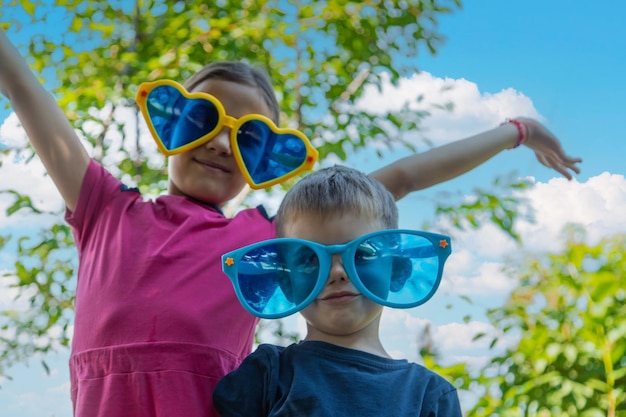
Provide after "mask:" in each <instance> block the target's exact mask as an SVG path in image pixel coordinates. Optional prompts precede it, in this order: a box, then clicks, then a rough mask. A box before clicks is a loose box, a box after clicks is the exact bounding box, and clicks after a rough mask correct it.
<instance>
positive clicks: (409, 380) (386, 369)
mask: <svg viewBox="0 0 626 417" xmlns="http://www.w3.org/2000/svg"><path fill="white" fill-rule="evenodd" d="M213 402H214V405H215V408H216V409H217V411H218V412H219V413H220V415H221V416H222V417H231V416H246V417H252V416H254V417H260V416H266V417H270V416H271V417H275V416H307V417H313V416H346V417H354V416H376V417H384V416H389V417H403V416H411V417H415V416H423V417H426V416H428V417H430V416H446V417H457V416H458V417H461V416H462V413H461V407H460V405H459V398H458V394H457V391H456V389H455V388H454V386H453V385H452V384H450V383H449V382H448V381H446V380H445V379H444V378H442V377H441V376H439V375H437V374H436V373H434V372H432V371H430V370H428V369H426V368H424V367H423V366H421V365H418V364H415V363H410V362H408V361H406V360H395V359H389V358H383V357H380V356H377V355H372V354H370V353H365V352H361V351H358V350H354V349H348V348H344V347H341V346H336V345H333V344H330V343H326V342H317V341H310V342H300V343H298V344H293V345H291V346H288V347H281V346H274V345H267V344H264V345H261V346H259V347H258V349H257V350H256V351H255V352H253V353H252V354H251V355H250V356H248V357H247V358H246V359H245V360H244V361H243V363H242V364H241V366H240V367H239V368H238V369H237V370H235V371H233V372H231V373H230V374H228V375H227V376H225V377H224V378H223V379H222V380H221V381H220V382H219V383H218V384H217V387H216V388H215V391H214V392H213Z"/></svg>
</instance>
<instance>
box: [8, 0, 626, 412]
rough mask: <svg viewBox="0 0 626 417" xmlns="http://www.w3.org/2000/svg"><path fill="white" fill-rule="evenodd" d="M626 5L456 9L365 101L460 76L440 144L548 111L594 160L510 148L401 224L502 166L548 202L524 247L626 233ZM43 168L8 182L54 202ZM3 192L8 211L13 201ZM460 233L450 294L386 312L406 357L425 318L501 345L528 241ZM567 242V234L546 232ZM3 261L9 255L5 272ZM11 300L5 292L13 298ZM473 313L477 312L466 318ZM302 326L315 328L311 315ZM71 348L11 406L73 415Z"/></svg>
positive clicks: (365, 166)
mask: <svg viewBox="0 0 626 417" xmlns="http://www.w3.org/2000/svg"><path fill="white" fill-rule="evenodd" d="M625 14H626V3H623V2H616V1H598V2H594V3H591V2H582V1H573V2H572V1H565V0H553V1H540V0H527V1H521V0H519V1H483V2H475V1H474V2H466V4H465V5H464V7H463V9H462V10H461V11H459V12H457V13H455V14H454V15H452V16H449V17H445V18H443V19H442V21H441V26H440V27H441V31H442V32H443V33H444V34H446V36H447V37H448V39H447V42H446V43H445V45H444V46H442V47H441V48H440V51H439V53H438V55H437V56H435V57H431V56H428V55H426V54H424V55H422V56H421V57H420V58H419V60H420V61H419V62H420V67H421V68H422V69H423V73H422V74H421V75H419V76H415V77H411V78H410V79H407V80H405V81H404V82H403V84H402V86H403V87H402V89H400V90H394V89H392V88H388V89H386V90H385V91H384V94H383V95H380V96H377V95H376V94H375V93H374V92H371V93H368V95H366V97H365V98H364V100H363V103H362V104H363V106H364V107H366V108H367V107H368V106H373V105H372V103H376V105H377V106H381V103H384V105H389V106H393V105H395V104H397V102H398V101H399V100H400V99H401V97H403V94H406V92H407V91H408V92H415V93H418V92H422V91H426V92H429V93H430V95H428V96H427V98H428V97H432V98H433V99H434V100H435V101H437V99H438V98H439V97H437V96H436V94H437V91H438V90H437V88H435V87H437V86H442V85H448V86H451V87H453V88H452V89H451V90H450V92H449V93H447V94H448V95H447V96H446V97H445V98H446V99H450V100H452V101H454V102H455V104H456V109H455V111H454V112H452V114H443V113H434V114H433V117H432V118H431V119H429V120H426V121H425V125H426V127H428V130H427V131H426V136H428V137H429V139H431V140H432V141H433V143H434V144H435V145H439V144H443V143H447V142H450V141H453V140H456V139H460V138H462V137H465V136H469V135H471V134H474V133H477V132H480V131H482V130H485V129H488V128H490V127H493V126H495V125H497V124H498V123H499V122H500V121H502V120H503V119H504V117H509V116H516V115H529V116H535V117H540V118H542V119H543V120H544V121H545V123H546V125H547V126H548V127H549V128H550V129H551V130H552V131H553V132H554V133H555V134H557V136H558V137H559V138H560V139H561V141H562V143H563V145H564V148H565V149H566V151H567V152H568V153H569V154H570V155H572V156H580V157H582V158H583V159H584V162H583V164H582V165H581V169H582V172H581V174H580V175H578V176H577V177H576V179H575V180H574V181H572V182H567V181H565V180H562V179H560V178H559V175H558V173H556V172H553V171H550V170H548V169H547V168H545V167H542V166H541V165H539V163H538V162H536V160H535V159H534V156H533V155H532V153H531V152H530V151H529V150H528V149H524V148H520V149H516V150H514V151H505V152H503V153H501V154H500V155H498V156H496V157H495V158H493V159H492V160H491V161H489V162H487V163H485V164H484V165H483V166H481V167H479V168H478V169H476V170H474V171H472V172H470V173H468V174H466V175H464V176H462V177H460V178H458V179H455V180H452V181H449V182H448V183H445V184H441V185H438V186H436V187H433V188H431V189H428V190H424V191H421V192H419V193H414V194H412V195H410V196H408V197H407V198H405V199H404V200H403V201H402V202H401V203H400V216H401V226H402V227H409V228H419V227H420V226H421V224H422V222H423V221H425V220H430V221H434V222H435V225H436V226H440V227H441V228H445V227H446V226H447V225H445V224H441V223H437V221H436V220H435V219H433V218H432V213H433V210H432V209H433V204H434V203H433V201H434V200H435V199H436V198H438V196H441V195H442V194H444V193H451V194H455V193H461V195H469V196H471V192H472V189H473V188H474V187H483V188H487V187H488V186H489V185H490V183H491V181H492V179H493V177H494V175H496V174H506V173H509V172H511V171H513V170H514V171H515V172H517V173H518V174H519V175H521V176H529V177H531V178H533V179H534V181H535V182H536V185H535V187H534V188H533V189H532V190H531V191H530V192H528V194H526V195H525V196H526V197H527V198H528V199H529V200H530V201H531V203H532V204H533V206H534V208H535V210H536V212H537V214H536V219H535V220H536V222H535V223H534V224H530V223H522V224H520V225H519V232H520V233H521V234H522V235H523V237H524V241H525V242H526V246H525V248H524V249H523V250H526V249H529V248H530V249H538V250H558V239H552V238H553V237H558V236H559V233H560V231H561V229H562V226H563V225H564V224H565V223H567V222H568V221H571V222H577V223H580V224H583V225H584V226H585V227H586V228H587V230H588V233H589V239H591V240H593V239H597V238H599V237H601V236H604V235H607V234H610V233H615V232H626V216H624V215H623V208H624V207H626V180H624V173H625V171H626V167H625V164H624V162H623V160H624V158H625V156H626V133H625V132H626V127H625V123H624V122H626V116H625V115H626V102H625V100H624V97H626V82H625V81H624V74H626V25H624V24H623V16H624V15H625ZM50 30H54V28H53V27H50ZM372 108H375V107H372ZM4 117H6V113H0V124H1V118H4ZM9 124H10V120H7V123H5V126H3V127H2V128H0V142H4V143H10V140H9V139H11V138H12V136H11V135H13V134H15V130H13V129H12V128H11V127H10V126H8V125H9ZM415 141H416V142H415V143H416V144H417V146H418V148H419V149H420V150H425V149H426V147H425V146H424V145H423V143H422V142H421V141H420V137H419V136H416V138H415ZM405 154H406V151H400V150H398V151H394V152H392V153H390V154H388V156H387V157H386V158H385V159H383V160H379V159H377V158H374V157H372V156H371V155H368V153H367V152H362V153H359V154H356V155H354V156H352V157H351V158H350V160H349V161H348V162H347V164H348V165H351V166H354V167H356V168H360V169H362V170H365V171H370V170H373V169H376V168H377V167H379V166H382V165H384V164H385V163H388V162H390V161H391V160H392V159H395V158H398V157H401V156H403V155H405ZM5 162H6V161H5ZM33 171H34V172H33ZM40 178H41V173H40V172H37V170H36V169H33V168H29V167H24V166H23V164H22V165H20V164H17V165H14V164H10V163H5V164H3V166H2V167H0V188H4V187H8V186H11V187H13V186H15V184H17V183H21V182H23V183H24V187H26V186H28V187H31V189H34V190H35V191H36V192H37V193H38V194H37V195H38V196H39V197H41V198H42V199H43V198H47V197H48V196H50V197H49V198H50V199H51V200H53V199H54V195H55V190H54V189H53V188H52V185H51V184H50V183H49V182H46V180H41V179H40ZM29 179H30V180H29ZM28 181H31V183H29V182H28ZM253 198H255V197H253ZM258 198H261V197H258ZM57 200H58V198H57ZM268 203H269V204H270V205H271V204H276V202H275V201H274V202H271V201H270V202H268ZM2 204H3V202H2V201H0V212H1V211H3V210H4V208H5V206H3V205H2ZM1 216H2V215H1V214H0V230H5V228H9V227H12V225H11V224H10V222H11V221H15V219H14V220H10V219H6V218H4V217H1ZM453 238H454V240H453V255H452V256H451V258H450V260H449V262H448V264H447V266H446V272H445V274H444V282H443V283H442V286H441V289H440V291H439V293H438V294H437V295H436V296H435V297H434V298H433V299H432V300H431V301H430V302H429V303H428V304H427V305H425V306H423V307H420V308H418V309H414V310H410V311H404V310H402V311H400V310H389V311H387V312H386V313H385V315H384V321H383V330H382V338H383V342H384V344H385V345H386V347H387V348H388V350H389V351H390V352H392V353H393V354H394V355H396V356H398V357H400V356H403V357H407V358H409V359H411V360H417V359H418V358H416V355H415V353H414V352H415V340H416V339H417V338H418V337H419V330H420V329H421V328H422V327H423V326H424V325H425V324H430V325H431V326H432V328H433V334H434V336H435V343H437V344H438V345H439V347H440V350H441V351H442V353H443V355H444V357H445V358H446V359H447V360H449V361H458V360H463V361H467V362H468V363H478V364H480V363H482V362H481V361H484V358H485V357H486V356H487V355H488V353H487V352H486V349H485V347H484V346H480V345H479V344H474V345H471V346H470V344H469V340H471V336H472V335H473V334H475V333H476V332H478V331H487V332H489V331H490V329H489V325H488V323H486V322H485V320H484V316H483V315H482V311H483V308H484V307H487V306H492V305H497V304H498V303H499V302H502V301H503V300H504V299H505V297H506V294H507V291H510V289H511V288H512V286H514V285H515V282H514V280H512V279H511V278H508V277H506V276H504V275H503V274H502V273H501V272H500V271H499V268H500V267H501V266H502V262H503V259H505V258H508V257H511V256H514V255H515V253H516V252H518V251H519V248H517V247H516V246H515V245H514V244H513V243H512V242H511V241H510V239H508V238H506V237H505V236H503V235H502V233H500V232H499V231H497V230H494V229H493V228H489V227H487V228H485V229H484V230H480V231H476V232H471V231H468V232H466V233H457V234H455V235H454V236H453ZM548 238H549V239H548ZM555 240H556V243H554V245H555V246H550V245H549V244H547V243H546V241H550V242H552V241H555ZM9 255H10V254H3V256H6V257H8V256H9ZM3 259H6V258H3V257H2V256H0V270H1V269H2V268H3V265H2V262H3ZM1 291H2V289H0V294H2V292H1ZM460 296H468V297H470V298H472V299H473V300H474V301H475V304H474V305H472V306H469V305H467V304H466V303H464V302H463V301H460ZM9 303H10V300H8V297H4V298H3V297H2V296H1V295H0V307H2V308H6V307H7V306H8V305H10V304H9ZM448 305H452V306H453V307H452V308H447V306H448ZM467 314H471V315H472V320H471V321H470V322H469V323H464V322H463V320H462V318H463V316H465V315H467ZM289 325H290V326H293V328H294V329H301V328H302V323H301V321H300V319H298V318H293V319H292V320H290V321H289ZM510 342H514V340H513V341H510ZM68 355H69V354H68V352H66V351H64V352H61V353H60V354H55V355H51V356H49V357H47V358H46V360H47V361H48V363H49V364H50V366H51V369H52V375H50V376H46V375H45V374H44V372H43V369H42V367H41V365H40V364H39V359H34V360H32V361H31V362H30V363H29V364H28V366H25V365H19V366H16V367H14V368H11V369H10V370H9V371H10V374H11V375H12V377H13V380H12V381H7V380H4V381H0V383H1V385H2V389H0V409H1V410H3V413H2V415H3V416H5V415H6V416H10V417H31V416H37V417H41V416H56V417H61V416H71V404H70V401H69V383H68V373H67V360H68ZM463 398H464V401H465V404H469V402H470V401H471V395H470V396H466V397H463ZM468 398H469V399H468Z"/></svg>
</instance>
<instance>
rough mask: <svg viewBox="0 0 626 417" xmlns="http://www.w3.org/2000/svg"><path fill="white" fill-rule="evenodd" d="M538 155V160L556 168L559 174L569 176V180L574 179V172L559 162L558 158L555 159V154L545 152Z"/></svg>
mask: <svg viewBox="0 0 626 417" xmlns="http://www.w3.org/2000/svg"><path fill="white" fill-rule="evenodd" d="M536 155H537V160H538V161H539V162H540V163H541V164H542V165H544V166H546V167H548V168H551V169H553V170H555V171H556V172H558V173H559V174H561V175H563V176H564V177H565V178H567V180H568V181H571V180H572V178H573V177H572V174H570V173H569V171H567V169H565V167H564V166H563V165H562V164H560V163H559V161H558V159H555V158H554V157H553V156H549V155H545V154H536Z"/></svg>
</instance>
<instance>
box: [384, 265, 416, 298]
mask: <svg viewBox="0 0 626 417" xmlns="http://www.w3.org/2000/svg"><path fill="white" fill-rule="evenodd" d="M392 268H393V269H392V273H391V283H390V284H389V289H390V290H391V291H392V292H398V291H400V290H401V289H402V288H404V284H406V281H407V280H408V279H409V277H410V276H411V272H412V269H413V264H412V262H411V259H409V258H405V257H401V256H394V257H393V266H392Z"/></svg>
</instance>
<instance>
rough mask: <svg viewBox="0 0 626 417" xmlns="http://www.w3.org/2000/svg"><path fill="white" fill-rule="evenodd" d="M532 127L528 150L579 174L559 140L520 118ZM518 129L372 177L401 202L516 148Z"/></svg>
mask: <svg viewBox="0 0 626 417" xmlns="http://www.w3.org/2000/svg"><path fill="white" fill-rule="evenodd" d="M517 120H521V121H523V122H524V123H525V124H526V126H527V127H528V137H527V138H526V141H525V142H524V145H525V146H528V147H529V148H531V149H532V150H533V151H534V152H535V154H536V156H537V159H538V160H539V162H540V163H542V164H543V165H545V166H547V167H549V168H552V169H554V170H556V171H557V172H559V173H560V174H562V175H563V176H565V177H566V178H567V179H571V178H572V175H571V173H570V172H569V171H568V170H571V171H573V172H575V173H579V172H580V170H579V168H578V167H577V166H576V164H577V163H579V162H582V160H581V159H580V158H571V157H569V156H567V155H566V154H565V152H564V151H563V149H562V148H561V144H560V143H559V141H558V139H557V138H556V137H555V136H554V135H553V134H552V133H550V131H548V130H547V129H546V128H545V127H544V126H543V125H541V123H539V122H537V121H536V120H533V119H528V118H517ZM518 134H519V132H518V130H517V127H516V126H515V125H513V124H510V123H507V124H504V125H502V126H499V127H497V128H495V129H492V130H488V131H486V132H483V133H479V134H477V135H474V136H471V137H469V138H466V139H462V140H460V141H457V142H453V143H449V144H447V145H444V146H440V147H438V148H435V149H431V150H429V151H428V152H424V153H418V154H414V155H411V156H408V157H406V158H402V159H399V160H398V161H395V162H393V163H391V164H389V165H387V166H385V167H383V168H381V169H379V170H378V171H375V172H373V173H371V174H370V175H371V176H373V177H374V178H376V179H377V180H378V181H380V182H381V183H382V184H383V185H385V187H387V189H388V190H389V191H390V192H391V193H392V194H393V195H394V197H395V198H396V200H400V199H401V198H402V197H404V196H405V195H407V194H409V193H411V192H413V191H417V190H421V189H424V188H428V187H430V186H432V185H435V184H439V183H441V182H444V181H447V180H449V179H452V178H455V177H458V176H459V175H461V174H464V173H465V172H467V171H470V170H472V169H474V168H476V167H477V166H479V165H481V164H482V163H483V162H485V161H487V160H488V159H490V158H492V157H493V156H495V155H496V154H498V153H500V152H501V151H503V150H505V149H508V148H510V147H512V146H514V145H515V143H516V141H517V138H518Z"/></svg>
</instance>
